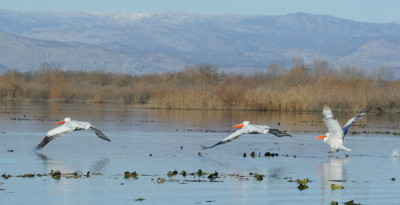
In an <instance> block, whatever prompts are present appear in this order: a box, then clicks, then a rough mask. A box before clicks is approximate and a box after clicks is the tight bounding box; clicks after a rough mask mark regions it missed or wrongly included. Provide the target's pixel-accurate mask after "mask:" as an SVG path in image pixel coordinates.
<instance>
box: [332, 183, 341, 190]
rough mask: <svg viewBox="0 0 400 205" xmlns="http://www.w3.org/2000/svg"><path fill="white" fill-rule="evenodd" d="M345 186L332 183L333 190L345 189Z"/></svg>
mask: <svg viewBox="0 0 400 205" xmlns="http://www.w3.org/2000/svg"><path fill="white" fill-rule="evenodd" d="M343 188H344V187H343V186H342V185H339V184H332V185H331V189H332V190H337V189H343Z"/></svg>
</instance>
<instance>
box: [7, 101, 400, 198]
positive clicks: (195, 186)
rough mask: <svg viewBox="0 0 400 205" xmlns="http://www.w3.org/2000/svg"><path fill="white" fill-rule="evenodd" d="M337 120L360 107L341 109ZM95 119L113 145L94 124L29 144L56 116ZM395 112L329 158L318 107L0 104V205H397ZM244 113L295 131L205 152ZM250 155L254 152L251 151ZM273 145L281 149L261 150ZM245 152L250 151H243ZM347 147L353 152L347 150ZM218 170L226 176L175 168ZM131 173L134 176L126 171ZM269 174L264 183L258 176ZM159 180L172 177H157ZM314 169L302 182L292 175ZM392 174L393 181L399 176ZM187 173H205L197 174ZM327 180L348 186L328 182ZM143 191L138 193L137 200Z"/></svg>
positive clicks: (364, 127)
mask: <svg viewBox="0 0 400 205" xmlns="http://www.w3.org/2000/svg"><path fill="white" fill-rule="evenodd" d="M335 114H336V116H337V117H338V119H339V121H340V123H341V124H342V125H343V124H344V123H346V121H347V120H348V119H349V118H350V117H353V116H354V115H355V114H357V113H336V112H335ZM64 117H71V118H72V119H75V120H81V121H89V122H91V123H92V124H93V125H95V126H96V127H97V128H99V129H101V130H102V131H103V132H104V133H105V134H106V135H107V136H108V137H109V138H110V139H111V143H109V142H106V141H103V140H101V139H99V138H97V137H96V136H95V134H94V133H92V132H91V131H79V132H73V133H70V134H68V135H66V136H63V137H61V138H59V139H57V140H54V141H52V142H51V143H49V144H48V145H47V146H46V147H45V148H44V149H43V150H40V151H34V147H35V146H36V145H37V144H38V143H40V141H41V140H42V139H43V137H44V136H45V134H46V133H47V131H48V130H50V129H52V128H53V127H55V123H56V122H57V121H58V120H62V119H63V118H64ZM399 119H400V116H399V114H398V113H391V114H376V113H371V114H369V115H368V116H367V117H366V118H365V119H363V120H362V121H361V122H360V123H357V124H356V126H354V127H352V128H351V130H350V132H349V136H347V138H346V146H347V147H349V148H351V149H352V150H353V151H352V152H339V153H336V154H334V155H329V154H328V153H327V152H328V151H329V150H330V147H329V146H328V145H326V144H324V143H323V142H322V141H320V140H316V139H314V137H315V136H318V135H321V134H324V133H325V132H326V131H327V129H326V127H325V125H324V124H323V123H322V121H321V113H312V112H311V113H279V112H253V111H251V112H248V111H247V112H246V111H188V110H183V111H182V110H179V111H174V110H144V109H134V108H132V106H129V105H124V104H79V103H73V104H68V103H56V102H54V103H2V104H1V114H0V131H1V132H0V138H1V144H0V153H1V157H0V172H1V174H3V173H6V174H10V175H11V176H12V177H10V178H8V179H4V178H0V189H1V190H0V196H1V198H2V204H3V203H4V204H136V203H137V204H277V203H282V204H329V203H330V202H331V201H332V200H335V201H338V202H339V203H344V202H346V201H350V200H354V201H355V202H359V203H361V204H399V203H400V184H399V183H400V164H399V163H400V161H399V158H398V157H391V154H392V153H393V152H394V151H395V150H397V149H398V150H400V143H399V142H400V138H399V136H398V135H397V134H396V133H399V132H400V130H399ZM244 120H249V121H250V122H252V123H255V124H267V125H269V126H271V127H276V128H278V129H281V130H286V131H287V132H289V133H291V134H292V135H293V137H291V138H290V137H282V138H277V137H275V136H273V135H270V134H268V135H245V136H242V137H240V138H239V139H237V140H235V141H232V142H230V143H227V144H225V145H221V146H217V147H215V148H213V149H208V150H202V149H201V145H202V144H204V145H212V144H214V143H216V142H217V141H219V140H221V139H222V138H224V137H226V136H227V135H228V134H229V133H231V132H233V131H234V130H235V129H234V128H232V127H231V126H232V125H234V124H237V123H240V122H242V121H244ZM251 152H254V153H255V155H256V156H255V157H254V158H253V157H251V156H250V153H251ZM266 152H270V153H278V154H279V156H278V157H264V154H265V153H266ZM244 153H246V155H247V157H243V154H244ZM346 154H347V156H346ZM199 169H201V170H202V171H204V172H209V173H214V172H215V171H217V172H218V173H219V176H220V178H217V179H216V180H215V181H216V182H212V181H210V180H209V179H208V178H207V176H208V175H205V176H203V177H198V176H191V175H187V176H186V177H183V176H182V175H179V174H178V175H176V176H173V177H171V178H170V177H168V176H167V173H168V171H174V170H177V171H178V172H181V171H183V170H185V171H186V172H187V173H195V172H198V170H199ZM51 170H59V171H61V172H62V173H69V172H75V171H80V172H82V173H86V172H88V171H90V173H91V174H93V173H97V174H101V175H90V177H84V176H83V177H81V178H77V179H73V178H65V177H62V178H61V179H53V178H52V177H50V176H43V177H38V176H35V177H33V178H21V177H17V175H22V174H26V173H34V174H39V173H43V174H46V173H49V172H51ZM125 171H130V172H133V171H136V172H138V173H139V174H140V176H139V178H138V179H132V178H129V179H125V178H124V172H125ZM253 173H259V174H262V175H265V177H264V179H263V180H262V181H257V180H255V179H254V177H253V176H252V175H251V174H253ZM158 178H163V179H165V182H164V183H157V179H158ZM305 178H308V179H309V180H310V182H308V184H307V185H308V187H309V188H308V189H305V190H299V189H298V188H297V187H298V184H297V183H296V182H290V181H295V180H296V179H305ZM392 178H393V179H395V180H392ZM191 180H200V182H194V181H191ZM332 184H340V185H342V186H344V189H343V190H331V185H332ZM139 198H142V199H144V200H143V201H136V199H139Z"/></svg>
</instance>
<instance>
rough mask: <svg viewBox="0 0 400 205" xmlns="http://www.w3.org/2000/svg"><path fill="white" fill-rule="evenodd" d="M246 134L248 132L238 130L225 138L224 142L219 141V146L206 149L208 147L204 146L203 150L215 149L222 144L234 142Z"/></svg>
mask: <svg viewBox="0 0 400 205" xmlns="http://www.w3.org/2000/svg"><path fill="white" fill-rule="evenodd" d="M246 133H247V132H246V131H245V130H244V129H240V130H237V131H236V132H234V133H232V134H231V135H229V136H228V137H225V138H224V139H223V140H221V141H219V142H218V143H217V144H214V145H213V146H210V147H206V146H204V145H202V148H203V149H209V148H213V147H215V146H217V145H220V144H225V143H228V142H230V141H232V140H235V139H237V138H239V137H240V136H242V135H243V134H246Z"/></svg>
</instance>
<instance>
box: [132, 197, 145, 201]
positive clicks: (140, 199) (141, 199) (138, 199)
mask: <svg viewBox="0 0 400 205" xmlns="http://www.w3.org/2000/svg"><path fill="white" fill-rule="evenodd" d="M144 200H146V199H143V198H137V199H135V201H144Z"/></svg>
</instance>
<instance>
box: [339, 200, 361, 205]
mask: <svg viewBox="0 0 400 205" xmlns="http://www.w3.org/2000/svg"><path fill="white" fill-rule="evenodd" d="M343 204H344V205H361V204H360V203H354V200H350V201H347V202H344V203H343Z"/></svg>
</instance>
